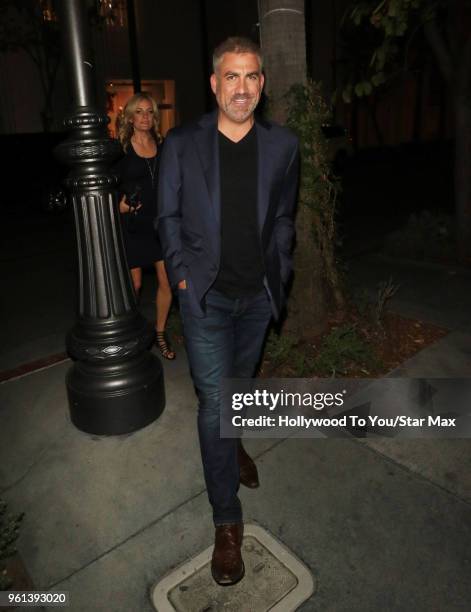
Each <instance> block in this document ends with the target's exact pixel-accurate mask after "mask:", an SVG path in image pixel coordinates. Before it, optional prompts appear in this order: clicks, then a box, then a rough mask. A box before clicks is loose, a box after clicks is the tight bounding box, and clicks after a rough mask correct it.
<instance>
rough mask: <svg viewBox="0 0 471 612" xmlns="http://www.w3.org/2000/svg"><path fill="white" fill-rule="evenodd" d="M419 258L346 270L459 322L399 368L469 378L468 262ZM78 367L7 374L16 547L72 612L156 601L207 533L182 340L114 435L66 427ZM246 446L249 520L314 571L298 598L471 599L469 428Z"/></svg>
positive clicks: (424, 312) (415, 307)
mask: <svg viewBox="0 0 471 612" xmlns="http://www.w3.org/2000/svg"><path fill="white" fill-rule="evenodd" d="M375 262H376V263H375ZM410 270H411V268H410V266H408V265H406V264H404V263H402V264H401V263H400V262H389V263H387V262H385V261H384V260H380V261H378V259H377V258H375V257H372V256H368V257H366V258H359V259H357V260H355V262H353V263H352V264H351V269H350V274H351V277H352V278H355V283H360V284H362V285H364V286H366V287H369V289H370V291H371V292H374V287H375V283H376V282H377V281H378V279H379V280H385V279H387V278H388V277H389V276H390V275H392V276H393V279H394V281H395V282H399V283H401V291H400V293H398V296H397V297H396V298H395V300H394V302H393V304H392V306H391V307H393V306H394V307H395V308H396V309H398V310H400V311H401V310H402V312H404V313H405V314H414V312H415V313H416V314H415V316H421V318H425V319H426V320H429V321H434V320H435V321H436V322H438V323H441V324H447V325H448V326H449V328H450V330H451V333H450V334H449V335H448V336H446V337H445V338H443V340H441V341H440V342H438V343H437V344H436V345H434V346H431V347H428V348H427V349H425V350H423V351H422V352H420V353H418V354H417V355H416V356H415V357H414V358H412V359H411V360H410V361H408V362H407V363H405V364H403V366H402V367H401V369H400V371H399V372H397V374H400V375H402V376H429V377H431V376H448V377H453V376H454V377H469V376H470V375H471V329H470V328H469V323H468V319H467V313H469V312H470V311H471V310H470V305H471V283H469V281H470V280H471V275H470V274H469V273H466V272H465V271H457V272H456V273H455V274H452V275H449V274H448V273H447V272H446V270H442V271H441V272H439V271H437V270H436V269H433V270H429V269H428V268H425V269H424V267H421V268H420V270H415V271H414V272H410ZM440 274H441V275H442V276H440ZM437 279H438V280H439V282H437ZM56 280H61V279H60V278H56ZM446 280H447V281H448V282H447V283H446V288H447V291H448V293H447V294H445V293H444V290H443V287H444V283H445V281H446ZM437 286H438V287H439V290H437V289H436V287H437ZM447 300H448V301H447ZM149 305H150V303H149V302H146V303H145V304H144V306H145V308H147V309H149ZM11 355H12V353H11V352H10V356H11ZM10 364H11V362H10ZM68 366H69V364H68V363H62V364H58V365H55V366H53V367H50V368H48V369H45V370H42V371H38V372H35V373H31V374H29V375H28V376H25V377H22V378H19V379H16V380H11V381H9V382H6V383H4V384H2V385H0V402H1V403H0V418H1V423H2V428H1V431H0V483H1V490H0V495H1V496H2V497H4V498H5V499H6V500H7V501H8V502H9V505H10V510H11V511H14V512H25V513H26V516H25V520H24V524H23V526H22V529H21V536H20V540H19V549H20V552H21V554H22V556H23V559H24V561H25V563H26V565H27V568H28V570H29V572H30V574H31V576H32V578H33V581H34V583H35V586H36V588H37V589H51V588H53V589H58V590H68V591H69V592H70V600H71V605H70V608H69V609H70V610H71V611H72V612H81V611H83V612H85V611H89V610H104V611H107V612H108V611H109V612H120V611H123V612H124V611H126V612H146V611H149V612H150V611H151V610H152V609H153V608H152V606H151V603H150V598H149V592H150V588H151V586H152V585H153V584H154V583H155V582H156V581H157V580H158V579H159V577H162V576H163V575H164V574H166V573H167V572H168V571H169V570H170V569H171V568H173V567H175V566H176V565H178V564H180V563H182V562H184V561H185V560H186V559H188V558H189V557H191V556H193V555H195V554H197V553H198V552H199V551H201V550H202V549H204V548H205V547H207V546H208V545H210V544H211V542H212V539H213V528H212V524H211V512H210V508H209V505H208V502H207V499H206V492H205V486H204V481H203V475H202V470H201V466H200V458H199V450H198V443H197V436H196V410H195V404H196V402H195V397H194V393H193V388H192V384H191V380H190V377H189V373H188V368H187V364H186V360H185V355H184V351H183V350H182V349H181V348H180V350H179V354H178V358H177V360H176V361H175V362H173V363H171V362H165V363H164V368H165V382H166V393H167V407H166V410H165V411H164V413H163V414H162V416H161V417H160V419H159V420H158V421H157V422H155V423H153V424H151V425H149V426H148V427H146V428H145V429H143V430H141V431H139V432H137V433H135V434H132V435H128V436H120V437H115V438H102V437H96V436H89V435H86V434H83V433H81V432H79V431H77V430H76V429H75V428H74V427H73V426H72V425H71V423H70V421H69V418H68V408H67V402H66V396H65V387H64V376H65V372H66V370H67V367H68ZM247 449H248V450H249V452H251V453H252V454H253V455H254V456H255V457H257V459H258V460H257V465H258V467H259V472H260V479H261V488H260V489H258V490H255V491H250V490H247V489H244V488H242V489H241V491H240V494H241V499H242V503H243V506H244V511H245V519H246V520H247V521H254V522H257V523H259V524H260V525H261V526H262V527H264V528H266V529H267V530H269V531H270V532H272V533H273V534H274V535H275V536H276V537H278V538H279V539H280V540H281V541H282V542H283V543H284V544H285V545H286V546H287V547H288V548H290V549H291V550H292V551H293V552H294V553H295V554H296V555H298V556H299V557H300V558H301V560H303V561H304V562H305V563H306V564H307V565H308V567H309V568H310V569H311V571H312V572H313V574H314V575H315V576H316V579H317V584H318V588H317V591H316V592H315V593H314V595H313V596H312V597H311V599H310V600H309V601H307V602H305V604H303V605H302V606H301V608H300V610H302V611H303V612H307V611H312V612H314V611H316V612H321V611H322V612H324V611H332V612H343V611H345V612H347V611H348V612H352V611H355V612H356V611H358V612H365V611H370V610H371V611H374V612H376V611H379V610H381V611H389V610H391V611H396V610H397V611H401V612H403V611H407V612H408V611H411V612H412V611H423V612H429V611H430V610H440V611H446V612H448V611H450V612H451V611H455V610H456V611H458V610H468V609H469V602H470V601H471V583H470V580H469V576H470V573H471V545H470V543H471V469H470V468H471V443H470V441H469V440H407V441H405V440H404V441H398V440H394V439H375V440H371V439H368V440H366V441H361V440H353V439H352V440H335V439H326V440H319V439H285V440H267V439H259V440H249V441H247ZM51 609H52V608H51ZM218 612H219V611H218ZM241 612H249V611H248V610H247V611H245V610H243V611H241Z"/></svg>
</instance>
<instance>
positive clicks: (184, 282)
mask: <svg viewBox="0 0 471 612" xmlns="http://www.w3.org/2000/svg"><path fill="white" fill-rule="evenodd" d="M178 288H179V289H186V280H181V281H180V282H179V283H178Z"/></svg>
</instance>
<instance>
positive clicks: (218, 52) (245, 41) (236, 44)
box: [213, 36, 263, 72]
mask: <svg viewBox="0 0 471 612" xmlns="http://www.w3.org/2000/svg"><path fill="white" fill-rule="evenodd" d="M224 53H253V54H254V55H256V56H257V57H258V62H259V64H260V70H262V67H263V57H262V51H261V49H260V46H259V45H258V44H257V43H256V42H254V41H253V40H250V38H245V36H231V37H230V38H226V40H224V41H223V42H222V43H220V44H219V45H218V46H217V47H216V48H215V49H214V53H213V71H214V72H216V70H217V67H218V66H219V64H220V63H221V60H222V56H223V55H224Z"/></svg>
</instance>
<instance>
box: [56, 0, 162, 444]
mask: <svg viewBox="0 0 471 612" xmlns="http://www.w3.org/2000/svg"><path fill="white" fill-rule="evenodd" d="M57 8H58V13H59V20H60V24H61V30H62V34H63V48H64V53H65V55H66V59H67V61H68V72H69V76H70V86H71V92H72V95H73V103H74V107H73V110H72V112H71V114H70V115H69V116H68V117H67V118H66V119H65V122H64V123H65V125H66V127H67V128H68V129H69V130H70V135H69V138H68V140H66V141H65V142H63V143H62V144H60V145H59V146H58V147H57V149H56V153H57V156H58V158H59V159H60V160H61V161H63V162H64V163H66V164H68V165H69V166H71V171H70V174H69V177H68V179H67V185H68V187H69V191H70V194H71V200H72V203H73V207H74V214H75V225H76V236H77V248H78V265H79V304H78V319H77V322H76V324H75V326H74V328H73V329H72V330H71V331H70V332H69V334H68V337H67V348H68V351H69V353H70V354H71V356H72V357H73V358H74V359H75V362H74V364H73V365H72V367H71V368H70V370H69V372H68V374H67V379H66V384H67V393H68V398H69V407H70V416H71V420H72V422H73V423H74V425H75V426H76V427H78V429H80V430H82V431H86V432H88V433H94V434H103V435H115V434H123V433H129V432H131V431H135V430H137V429H140V428H141V427H144V426H145V425H147V424H148V423H150V422H152V421H153V420H155V419H156V418H157V417H158V416H159V415H160V413H161V412H162V410H163V408H164V405H165V392H164V383H163V372H162V365H161V363H160V361H159V360H158V358H157V357H156V356H155V355H153V354H152V353H151V352H150V351H149V350H148V349H149V347H150V345H151V344H152V342H153V340H154V334H155V332H154V330H153V328H152V326H151V325H150V324H149V323H148V322H147V321H146V320H145V319H144V317H142V315H140V314H139V312H138V311H137V308H136V301H135V296H134V291H133V288H132V283H131V278H130V274H129V270H128V267H127V263H126V258H125V254H124V249H123V242H122V235H121V227H120V219H119V212H118V203H117V193H116V177H115V176H113V175H112V173H110V170H109V166H110V163H111V162H112V161H113V160H114V159H116V157H117V156H118V155H119V151H120V146H119V143H118V142H116V141H113V140H112V139H111V138H109V136H108V133H107V129H106V126H107V123H108V117H107V116H106V115H105V114H104V113H101V112H98V110H97V109H96V108H95V106H94V103H95V101H94V99H93V95H92V90H93V88H92V78H91V77H92V70H93V67H92V64H91V61H90V56H89V52H88V48H87V46H86V44H85V21H84V14H83V8H84V3H83V2H81V1H80V0H66V1H64V2H59V3H58V6H57Z"/></svg>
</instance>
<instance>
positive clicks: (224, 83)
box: [211, 53, 264, 123]
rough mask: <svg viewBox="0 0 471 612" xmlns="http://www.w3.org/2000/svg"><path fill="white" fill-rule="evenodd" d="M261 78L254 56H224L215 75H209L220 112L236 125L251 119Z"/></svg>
mask: <svg viewBox="0 0 471 612" xmlns="http://www.w3.org/2000/svg"><path fill="white" fill-rule="evenodd" d="M263 81H264V79H263V74H262V72H261V70H260V64H259V61H258V57H257V55H255V54H254V53H224V55H223V56H222V59H221V61H220V63H219V66H218V67H217V69H216V74H212V75H211V89H212V90H213V93H214V94H216V100H217V103H218V106H219V109H220V111H221V112H222V113H223V114H224V115H225V116H226V117H227V118H228V119H229V120H230V121H233V122H235V123H244V122H245V121H247V119H249V117H251V115H252V114H253V112H254V110H255V107H256V106H257V104H258V101H259V100H260V95H261V93H262V88H263Z"/></svg>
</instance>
